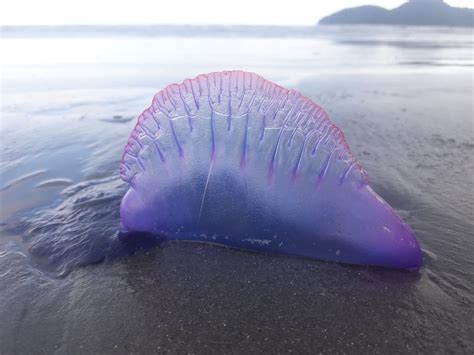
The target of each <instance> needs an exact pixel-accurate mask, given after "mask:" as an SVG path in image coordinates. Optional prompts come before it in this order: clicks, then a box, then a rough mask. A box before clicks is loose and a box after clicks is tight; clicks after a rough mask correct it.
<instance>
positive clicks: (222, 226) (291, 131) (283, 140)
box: [120, 71, 422, 270]
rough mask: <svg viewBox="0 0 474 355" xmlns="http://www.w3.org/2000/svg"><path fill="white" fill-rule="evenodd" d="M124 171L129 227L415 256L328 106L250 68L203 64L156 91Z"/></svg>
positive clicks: (287, 248)
mask: <svg viewBox="0 0 474 355" xmlns="http://www.w3.org/2000/svg"><path fill="white" fill-rule="evenodd" d="M120 172H121V176H122V179H123V180H124V181H126V182H128V183H129V184H130V188H129V190H128V191H127V193H126V194H125V196H124V198H123V200H122V203H121V206H120V214H121V224H122V229H123V230H124V231H126V232H131V231H144V232H150V233H154V234H157V235H159V236H161V237H163V238H165V239H172V240H188V241H201V242H207V243H214V244H221V245H226V246H231V247H236V248H242V249H247V250H253V251H263V252H272V253H283V254H287V255H298V256H304V257H310V258H315V259H322V260H329V261H337V262H342V263H348V264H361V265H375V266H382V267H388V268H397V269H410V270H417V269H418V268H419V267H420V266H421V264H422V258H421V251H420V247H419V244H418V242H417V240H416V237H415V233H414V232H413V231H412V229H411V228H410V227H409V226H408V225H407V224H406V223H405V222H404V221H403V220H402V219H401V218H400V217H399V216H398V214H397V213H396V212H395V211H394V210H393V209H392V208H391V207H390V206H389V205H388V204H387V203H386V202H385V201H384V200H383V199H382V198H381V197H380V196H379V195H377V194H376V193H375V192H374V191H373V190H372V189H371V188H370V186H369V185H368V183H367V177H366V174H365V172H364V170H363V169H362V168H361V166H360V165H359V164H358V163H357V161H356V160H355V159H354V157H353V156H352V154H351V152H350V150H349V147H348V145H347V143H346V141H345V139H344V135H343V133H342V132H341V130H340V129H338V128H337V127H336V126H335V125H334V124H333V123H332V122H331V121H330V119H329V118H328V116H327V114H326V113H325V112H324V110H323V109H322V108H321V107H319V106H318V105H316V104H315V103H314V102H313V101H311V100H310V99H308V98H307V97H305V96H303V95H302V94H300V93H299V92H297V91H295V90H288V89H285V88H283V87H281V86H279V85H276V84H274V83H271V82H269V81H267V80H265V79H264V78H262V77H261V76H259V75H256V74H253V73H247V72H243V71H227V72H218V73H210V74H205V75H200V76H198V77H197V78H195V79H191V80H190V79H187V80H185V81H184V82H183V83H182V84H179V85H178V84H172V85H169V86H167V87H166V88H165V89H163V90H161V91H160V92H158V94H156V95H155V97H154V99H153V102H152V105H151V106H150V107H149V108H148V109H146V110H145V111H144V112H143V113H142V114H141V115H140V117H139V119H138V123H137V125H136V126H135V129H134V130H133V132H132V133H131V135H130V137H129V140H128V143H127V145H126V147H125V152H124V154H123V158H122V163H121V167H120ZM131 237H133V236H131Z"/></svg>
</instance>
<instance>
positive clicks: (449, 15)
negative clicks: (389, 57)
mask: <svg viewBox="0 0 474 355" xmlns="http://www.w3.org/2000/svg"><path fill="white" fill-rule="evenodd" d="M319 24H321V25H349V24H350V25H361V24H375V25H406V26H453V27H474V9H467V8H458V7H452V6H449V5H448V4H446V3H445V2H443V1H442V0H411V1H409V2H407V3H405V4H403V5H401V6H400V7H397V8H395V9H393V10H387V9H385V8H383V7H379V6H359V7H354V8H350V9H345V10H342V11H339V12H336V13H335V14H332V15H330V16H327V17H324V18H323V19H321V21H319Z"/></svg>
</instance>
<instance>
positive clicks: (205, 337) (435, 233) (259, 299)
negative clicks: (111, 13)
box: [0, 27, 474, 353]
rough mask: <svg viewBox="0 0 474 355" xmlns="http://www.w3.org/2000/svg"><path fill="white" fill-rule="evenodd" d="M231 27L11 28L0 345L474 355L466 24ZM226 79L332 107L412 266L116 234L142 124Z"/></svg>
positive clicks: (5, 46) (5, 66)
mask: <svg viewBox="0 0 474 355" xmlns="http://www.w3.org/2000/svg"><path fill="white" fill-rule="evenodd" d="M227 30H228V31H229V32H230V33H231V35H229V33H227V32H225V33H224V34H223V33H221V32H219V31H217V30H215V31H214V32H213V31H210V30H209V29H208V31H209V33H206V35H205V37H201V36H195V35H194V36H190V33H187V32H186V31H185V30H183V33H181V34H180V36H170V35H172V34H173V33H171V32H168V33H165V34H163V33H158V34H156V33H155V34H154V35H150V33H149V32H146V31H145V32H143V30H142V31H141V32H140V30H137V31H136V32H134V33H130V32H127V31H130V30H129V29H128V30H127V29H123V30H122V31H118V30H116V31H115V32H113V33H110V31H109V32H107V33H102V32H100V29H96V32H94V35H91V34H90V33H82V34H81V32H80V29H77V31H78V33H75V35H74V36H71V35H67V36H66V35H64V33H62V32H55V33H53V35H51V33H49V34H44V33H41V32H38V31H33V32H32V33H36V35H35V36H32V35H31V33H30V34H28V33H26V34H25V33H24V32H21V33H22V35H21V36H20V35H19V34H18V32H15V31H13V30H11V29H9V30H8V31H5V30H4V31H3V37H2V38H1V39H0V44H1V47H2V58H1V61H2V96H1V101H2V102H1V113H2V117H1V127H0V130H1V142H0V144H1V148H2V149H1V156H0V158H1V159H0V160H1V161H0V168H1V175H0V201H1V205H0V216H1V226H0V227H1V236H0V248H1V249H0V285H1V287H0V319H2V322H1V324H0V351H1V352H2V353H12V352H21V353H23V352H32V351H36V352H37V351H38V349H41V351H42V352H45V353H50V352H52V351H58V352H60V353H62V352H81V351H83V352H132V351H135V352H151V351H155V352H156V351H160V350H161V351H166V350H169V351H175V352H178V351H179V352H183V351H190V352H209V351H214V352H223V351H227V352H230V351H234V352H249V351H253V352H260V351H272V352H276V351H282V352H283V351H289V350H293V351H297V352H304V351H305V352H309V351H310V350H312V351H317V350H319V351H335V352H362V351H364V352H365V351H369V352H387V351H389V352H397V353H402V352H407V351H412V352H420V351H423V352H430V351H436V352H446V351H449V350H451V351H453V352H472V351H473V350H474V344H473V341H472V334H473V333H474V325H473V321H472V319H473V317H474V312H473V306H474V296H473V291H474V290H473V281H474V280H473V273H474V261H473V258H472V255H473V253H474V222H473V221H474V182H473V177H474V161H473V153H474V133H473V102H472V95H473V81H472V80H473V71H472V66H473V64H474V62H473V58H472V50H473V43H472V33H471V32H470V30H459V29H458V30H454V31H450V30H443V29H414V28H402V29H396V28H377V29H376V30H374V29H371V28H364V27H357V28H355V29H354V28H332V29H331V28H330V29H328V28H325V29H321V30H318V31H315V32H314V33H313V32H309V33H308V29H307V28H306V29H298V28H297V29H291V30H288V31H286V32H285V33H286V35H283V34H279V35H272V36H269V35H267V34H262V33H269V31H270V30H269V29H260V30H259V29H253V30H252V31H253V32H252V33H255V35H251V34H249V33H247V32H248V31H247V30H246V31H247V32H245V31H244V32H245V33H243V32H242V29H227ZM97 31H99V34H100V35H97ZM162 31H164V30H162ZM258 31H262V32H258ZM165 32H166V31H165ZM221 69H243V70H249V71H254V72H257V73H259V74H261V75H263V76H264V77H266V78H268V79H270V80H272V81H275V82H278V83H280V84H282V85H285V86H288V87H292V88H295V89H298V90H300V91H301V92H303V93H304V94H305V95H306V96H308V97H310V98H312V99H313V100H314V101H316V102H317V103H319V104H320V105H322V106H323V107H324V108H325V109H326V110H327V111H328V113H329V114H330V116H331V118H332V119H333V121H335V122H336V124H337V125H338V126H339V127H341V128H342V130H343V131H344V133H345V135H346V138H347V140H348V142H349V145H350V146H351V149H352V151H353V153H354V155H355V157H356V158H357V159H358V160H359V161H360V163H361V164H362V166H363V167H364V168H365V170H366V171H367V172H368V175H369V180H370V183H371V185H372V186H373V188H374V189H375V190H376V191H377V192H378V193H379V194H380V195H381V196H383V197H384V198H385V199H386V200H387V201H388V202H389V203H390V204H391V205H392V206H393V207H394V208H395V209H396V210H397V211H398V212H399V213H400V214H401V215H402V216H403V218H404V219H405V220H406V221H407V222H408V223H409V224H410V225H411V226H412V227H413V229H414V230H415V232H416V233H417V237H418V240H419V241H420V244H421V246H422V249H423V258H424V267H423V269H422V270H421V271H420V273H418V274H413V273H404V272H396V271H390V270H382V269H376V268H365V267H349V266H344V265H338V264H333V263H325V262H318V261H313V260H307V259H300V258H290V257H283V256H273V255H263V254H254V253H248V252H242V251H236V250H230V249H226V248H222V247H216V246H210V245H202V244H197V243H167V244H162V243H160V241H159V240H158V239H157V238H155V237H152V236H149V235H144V234H140V235H135V236H134V237H133V238H130V237H124V236H120V235H119V233H118V225H119V215H118V206H119V203H120V199H121V197H122V196H123V194H124V192H125V191H126V189H127V186H126V185H125V184H124V183H122V182H121V181H120V179H119V177H118V165H119V161H120V157H121V154H122V150H123V147H124V145H125V143H126V140H127V138H128V134H129V133H130V131H131V130H132V128H133V126H134V125H135V120H136V117H137V116H138V114H139V113H140V112H141V111H142V110H143V109H145V108H146V107H147V106H148V105H149V103H150V101H151V98H152V96H153V94H154V93H155V92H156V91H158V90H159V89H160V88H162V87H163V86H164V85H166V84H168V83H170V82H176V81H182V80H183V79H184V78H186V77H193V76H195V75H197V74H199V73H201V72H208V71H216V70H221Z"/></svg>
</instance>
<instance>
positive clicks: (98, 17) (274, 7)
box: [0, 0, 474, 25]
mask: <svg viewBox="0 0 474 355" xmlns="http://www.w3.org/2000/svg"><path fill="white" fill-rule="evenodd" d="M404 2H405V1H404V0H233V1H225V0H74V1H71V0H1V2H0V25H76V24H86V25H95V24H108V25H109V24H143V25H145V24H224V25H233V24H244V25H314V24H315V23H317V22H318V20H319V19H320V18H321V17H324V16H326V15H329V14H331V13H333V12H335V11H338V10H341V9H343V8H346V7H353V6H359V5H367V4H370V5H379V6H383V7H385V8H388V9H391V8H394V7H397V6H399V5H400V4H402V3H404ZM446 2H447V3H448V4H450V5H452V6H458V7H471V8H473V7H474V0H446Z"/></svg>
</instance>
